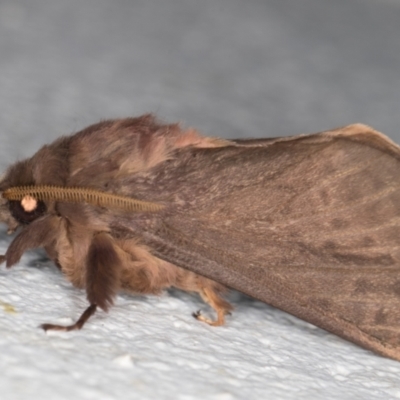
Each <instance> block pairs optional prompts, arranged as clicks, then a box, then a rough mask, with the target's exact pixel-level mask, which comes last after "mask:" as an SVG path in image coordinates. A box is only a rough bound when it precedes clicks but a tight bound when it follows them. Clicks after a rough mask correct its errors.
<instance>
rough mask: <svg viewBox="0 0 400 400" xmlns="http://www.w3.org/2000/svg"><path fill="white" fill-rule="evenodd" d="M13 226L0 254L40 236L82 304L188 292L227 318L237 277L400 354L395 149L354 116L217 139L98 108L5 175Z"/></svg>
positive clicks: (38, 242)
mask: <svg viewBox="0 0 400 400" xmlns="http://www.w3.org/2000/svg"><path fill="white" fill-rule="evenodd" d="M0 193H1V200H0V201H1V203H0V221H2V222H4V223H6V224H7V225H8V231H9V232H10V233H12V232H15V231H18V233H17V235H16V237H15V238H14V240H13V241H12V243H11V245H10V246H9V247H8V249H7V252H6V254H5V255H4V256H1V261H2V262H3V261H4V262H5V263H6V265H7V267H8V268H9V267H11V266H13V265H15V264H16V263H18V261H19V260H20V258H21V256H22V254H23V253H24V252H25V251H26V250H28V249H33V248H38V247H42V248H44V249H45V250H46V252H47V254H48V256H49V257H50V259H51V260H53V261H54V263H55V264H56V265H57V266H58V267H59V268H60V269H61V271H62V273H63V274H64V275H65V277H66V278H67V279H68V280H69V281H71V282H72V284H73V285H75V286H76V287H78V288H84V289H85V290H86V293H87V299H88V302H89V306H88V308H87V309H86V310H85V312H84V313H83V314H82V315H81V317H80V318H79V319H78V320H77V322H76V323H74V324H72V325H70V326H59V325H53V324H44V325H42V327H43V329H45V330H51V329H53V330H64V331H70V330H74V329H80V328H82V326H83V325H84V324H85V322H86V321H87V320H88V319H89V318H90V316H91V315H93V314H94V313H95V311H96V309H97V308H98V307H99V308H101V309H103V310H105V311H107V310H108V309H109V308H110V306H111V305H112V304H113V300H114V298H115V295H116V294H117V293H118V292H119V291H127V292H132V293H142V294H157V293H159V292H160V291H162V290H164V289H167V288H169V287H176V288H179V289H182V290H185V291H190V292H197V293H199V294H200V296H201V297H202V298H203V299H204V301H205V302H206V303H208V304H209V305H210V306H211V307H212V308H213V309H214V310H215V312H216V317H215V319H209V318H206V317H205V316H203V315H202V314H200V313H196V314H195V316H196V318H197V319H199V320H201V321H204V322H206V323H208V324H210V325H222V324H224V322H225V315H226V314H228V313H230V311H231V310H232V306H231V304H230V303H228V302H227V301H226V300H225V299H224V293H225V292H226V291H227V290H228V289H229V288H233V289H236V290H238V291H240V292H243V293H245V294H247V295H250V296H252V297H254V298H256V299H259V300H262V301H264V302H266V303H268V304H270V305H272V306H275V307H277V308H279V309H282V310H284V311H286V312H288V313H290V314H293V315H295V316H297V317H299V318H301V319H303V320H306V321H308V322H310V323H312V324H315V325H317V326H319V327H321V328H323V329H326V330H328V331H330V332H333V333H335V334H337V335H339V336H341V337H343V338H345V339H348V340H350V341H352V342H354V343H357V344H358V345H361V346H364V347H365V348H367V349H370V350H373V351H375V352H376V353H379V354H381V355H384V356H387V357H391V358H394V359H397V360H400V247H399V242H400V148H399V146H397V145H396V144H395V143H393V142H392V141H391V140H390V139H388V138H387V137H385V136H384V135H382V134H381V133H378V132H376V131H374V130H373V129H372V128H370V127H368V126H365V125H362V124H355V125H349V126H346V127H343V128H340V129H336V130H332V131H326V132H322V133H317V134H306V135H299V136H293V137H282V138H272V139H271V138H269V139H253V140H225V139H218V138H210V137H204V136H201V135H200V134H199V133H198V132H197V131H196V130H194V129H182V128H181V127H180V126H179V125H178V124H169V125H168V124H167V125H165V124H162V123H159V122H158V121H157V120H156V119H155V117H153V116H152V115H144V116H141V117H138V118H127V119H120V120H109V121H103V122H100V123H98V124H95V125H92V126H89V127H88V128H86V129H84V130H82V131H80V132H78V133H76V134H74V135H71V136H66V137H62V138H60V139H58V140H56V141H55V142H54V143H52V144H49V145H46V146H44V147H43V148H41V149H40V150H39V151H38V152H37V153H36V154H35V155H34V156H33V157H32V158H29V159H27V160H24V161H20V162H17V163H16V164H14V165H12V166H11V167H9V168H8V170H7V171H6V173H5V175H4V176H3V178H2V180H1V181H0Z"/></svg>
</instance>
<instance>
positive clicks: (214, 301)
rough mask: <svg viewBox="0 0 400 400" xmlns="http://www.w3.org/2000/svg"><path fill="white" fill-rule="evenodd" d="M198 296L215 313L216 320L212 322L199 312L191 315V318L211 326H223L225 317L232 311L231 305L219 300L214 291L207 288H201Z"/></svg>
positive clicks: (221, 299)
mask: <svg viewBox="0 0 400 400" xmlns="http://www.w3.org/2000/svg"><path fill="white" fill-rule="evenodd" d="M199 293H200V296H201V297H202V299H203V300H204V301H205V302H206V303H207V304H209V305H210V306H211V307H212V308H213V309H214V310H215V311H216V313H217V319H216V320H212V319H209V318H206V317H204V316H203V315H201V313H200V311H197V312H196V313H193V317H195V318H196V319H197V320H198V321H202V322H205V323H206V324H208V325H211V326H221V325H224V324H225V315H226V314H230V312H231V311H232V310H233V307H232V305H231V304H229V303H228V302H227V301H225V300H224V299H223V298H221V297H220V296H219V295H218V294H217V293H216V292H215V291H214V290H212V289H209V288H202V289H201V290H200V291H199Z"/></svg>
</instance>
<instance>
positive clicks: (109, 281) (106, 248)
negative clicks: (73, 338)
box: [41, 232, 122, 331]
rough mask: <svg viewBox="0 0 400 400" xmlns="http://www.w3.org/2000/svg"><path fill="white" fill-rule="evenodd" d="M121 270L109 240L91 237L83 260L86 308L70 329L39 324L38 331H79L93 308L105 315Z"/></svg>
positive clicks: (103, 234)
mask: <svg viewBox="0 0 400 400" xmlns="http://www.w3.org/2000/svg"><path fill="white" fill-rule="evenodd" d="M121 267H122V264H121V260H120V258H119V256H118V254H117V251H116V250H115V247H114V242H113V239H112V238H111V236H110V235H108V234H107V233H104V232H101V233H97V234H95V235H94V236H93V239H92V242H91V245H90V247H89V251H88V254H87V257H86V293H87V299H88V300H89V303H90V306H89V307H88V308H87V309H86V310H85V312H84V313H83V314H82V315H81V317H80V318H79V319H78V321H77V322H76V323H74V324H72V325H69V326H62V325H53V324H43V325H41V327H42V328H43V329H44V330H45V331H48V330H57V331H72V330H76V329H81V328H82V327H83V325H84V324H85V323H86V321H87V320H88V319H89V318H90V317H91V316H92V315H93V314H94V313H95V312H96V309H97V306H98V307H100V308H101V309H103V310H104V311H107V310H108V308H109V307H110V306H111V305H112V304H113V300H114V297H115V295H116V293H117V291H118V289H119V282H120V271H121Z"/></svg>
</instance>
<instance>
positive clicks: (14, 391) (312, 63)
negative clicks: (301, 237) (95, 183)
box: [0, 0, 400, 400]
mask: <svg viewBox="0 0 400 400" xmlns="http://www.w3.org/2000/svg"><path fill="white" fill-rule="evenodd" d="M399 21H400V2H398V1H394V0H393V1H383V0H381V1H379V2H378V1H370V0H363V1H361V0H360V1H357V0H336V1H330V2H321V1H320V0H303V1H299V0H273V1H268V0H259V1H257V0H246V1H239V0H204V1H195V0H191V1H189V0H187V1H184V0H163V1H161V0H160V1H154V0H146V1H135V2H134V1H128V0H113V1H111V0H110V1H106V0H93V1H88V0H83V1H82V0H69V1H61V0H48V1H47V0H37V1H34V2H33V1H30V0H25V1H21V0H13V1H11V0H10V1H8V2H7V1H1V2H0V54H1V57H0V107H1V112H0V138H1V141H0V167H1V170H3V169H5V168H6V166H7V165H8V164H9V163H11V162H13V161H15V160H17V159H21V158H23V157H26V156H29V155H31V154H32V153H33V152H34V151H36V150H37V149H38V148H39V147H40V146H41V145H43V144H44V143H46V142H48V141H50V140H53V139H55V138H56V137H58V136H59V135H61V134H66V133H69V132H73V131H76V130H79V129H80V128H82V127H84V126H85V125H87V124H90V123H93V122H96V121H98V120H99V119H102V118H110V117H120V116H129V115H138V114H141V113H143V112H149V111H152V112H155V113H157V114H158V115H159V116H160V117H162V118H163V119H165V120H167V121H169V122H172V121H176V120H181V121H184V122H185V123H186V125H192V126H195V127H197V128H199V129H200V130H201V131H203V132H204V133H207V134H210V135H218V136H224V137H244V136H278V135H285V134H296V133H301V132H312V131H320V130H324V129H329V128H333V127H336V126H341V125H345V124H348V123H351V122H364V123H367V124H370V125H372V126H374V127H375V128H376V129H379V130H381V131H383V132H385V133H386V134H388V135H390V136H391V137H392V138H393V139H395V140H397V141H400V136H399V130H398V126H399V121H400V116H399V110H400V109H399V104H400V102H399V100H400V90H399V89H400V75H399V71H400V24H399ZM1 232H3V233H2V234H1V236H0V239H1V241H0V251H1V252H3V251H4V250H5V248H6V247H7V244H8V243H9V238H8V237H6V236H5V234H4V230H3V231H1ZM233 301H234V303H235V306H236V310H235V312H234V313H233V315H232V317H229V318H228V323H227V325H226V326H225V327H222V328H211V327H208V326H205V325H203V324H200V323H198V322H197V321H195V320H194V319H193V318H192V317H191V312H192V311H195V310H197V309H199V308H203V309H204V308H205V307H204V306H203V304H202V303H201V302H200V300H199V299H197V298H196V297H191V296H189V295H185V294H181V293H178V292H174V293H172V294H165V295H164V296H162V297H160V298H157V297H133V296H125V295H124V296H119V297H118V299H117V303H116V306H115V307H114V308H113V309H112V310H111V312H110V313H109V314H108V315H106V314H105V313H99V314H98V315H97V316H96V317H95V318H93V319H92V320H91V321H90V322H89V323H88V324H87V326H86V327H85V329H84V330H83V331H81V332H74V333H71V334H51V335H50V334H49V335H46V334H44V333H43V332H42V331H41V330H40V329H38V328H37V327H38V325H39V324H40V323H42V322H59V323H66V322H69V321H72V320H74V319H75V318H76V317H77V316H78V315H79V313H80V312H81V311H82V310H83V309H84V307H85V306H86V301H85V295H84V293H83V292H82V291H80V290H77V289H74V288H72V287H71V286H70V285H69V284H68V283H67V282H65V280H64V279H63V278H62V276H61V275H60V274H59V272H58V271H57V270H56V269H55V268H54V267H53V266H52V265H51V263H50V262H49V261H47V260H46V259H45V258H44V257H43V255H41V253H38V252H33V253H30V254H29V255H27V256H25V257H24V258H23V260H22V261H21V263H20V264H19V265H18V266H16V267H15V268H13V269H12V270H10V271H6V270H5V268H4V267H3V266H2V267H1V268H0V316H1V319H0V370H1V374H0V398H1V399H2V400H17V399H18V400H19V399H34V398H41V399H51V400H58V399H76V400H80V399H117V398H118V399H177V400H180V399H182V400H189V399H216V400H217V399H218V400H230V399H256V398H257V399H261V398H262V399H266V398H269V399H321V398H324V399H352V400H354V399H383V398H384V399H389V398H400V363H398V362H395V361H391V360H387V359H384V358H381V357H378V356H376V355H374V354H372V353H370V352H368V351H365V350H363V349H361V348H358V347H357V346H355V345H352V344H350V343H347V342H345V341H343V340H341V339H339V338H337V337H335V336H333V335H331V334H328V333H326V332H324V331H322V330H320V329H317V328H314V327H313V326H311V325H308V324H306V323H304V322H301V321H299V320H297V319H296V318H293V317H291V316H289V315H287V314H284V313H282V312H280V311H278V310H275V309H272V308H271V307H269V306H267V305H264V304H262V303H259V302H255V301H251V300H249V299H240V298H239V296H236V297H235V296H234V298H233Z"/></svg>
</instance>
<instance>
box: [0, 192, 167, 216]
mask: <svg viewBox="0 0 400 400" xmlns="http://www.w3.org/2000/svg"><path fill="white" fill-rule="evenodd" d="M2 196H3V198H5V199H7V200H17V201H21V200H23V199H25V198H26V197H27V196H31V197H33V198H35V199H37V200H42V201H61V202H65V203H82V202H86V203H88V204H91V205H94V206H98V207H107V208H119V209H122V210H125V211H132V212H155V211H159V210H161V209H162V208H163V207H164V206H163V205H161V204H157V203H152V202H149V201H142V200H138V199H135V198H132V197H128V196H122V195H117V194H113V193H108V192H103V191H101V190H96V189H91V188H86V187H65V186H50V185H37V186H15V187H11V188H8V189H6V190H5V191H4V192H3V193H2Z"/></svg>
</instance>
